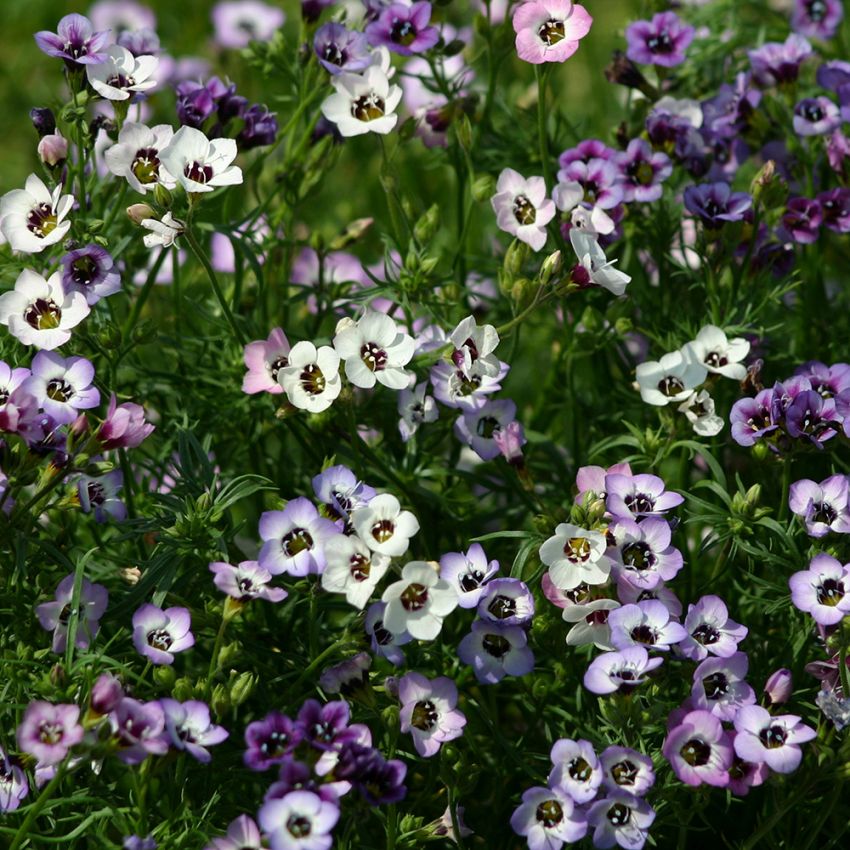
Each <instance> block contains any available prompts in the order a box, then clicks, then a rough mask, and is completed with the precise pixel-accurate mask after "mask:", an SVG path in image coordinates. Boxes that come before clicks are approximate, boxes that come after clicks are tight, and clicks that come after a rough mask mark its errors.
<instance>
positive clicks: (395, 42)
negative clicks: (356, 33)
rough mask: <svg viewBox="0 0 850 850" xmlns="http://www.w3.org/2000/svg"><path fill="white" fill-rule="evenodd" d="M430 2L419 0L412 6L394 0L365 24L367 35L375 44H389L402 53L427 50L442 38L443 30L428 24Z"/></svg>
mask: <svg viewBox="0 0 850 850" xmlns="http://www.w3.org/2000/svg"><path fill="white" fill-rule="evenodd" d="M430 20H431V4H430V3H429V2H427V0H419V1H418V2H415V3H413V4H412V5H411V6H406V5H404V4H403V3H392V4H390V5H389V6H387V7H386V8H385V9H382V10H381V12H380V14H379V15H378V17H377V18H376V19H375V20H374V21H372V22H371V23H369V24H367V25H366V30H365V34H366V38H367V39H368V40H369V44H371V45H372V46H373V47H386V48H387V49H388V50H391V51H392V52H393V53H398V54H400V55H401V56H411V55H413V54H414V53H424V52H425V51H426V50H430V49H431V48H432V47H434V45H435V44H436V43H437V42H438V41H439V40H440V31H439V30H438V29H437V28H436V27H434V26H429V22H430Z"/></svg>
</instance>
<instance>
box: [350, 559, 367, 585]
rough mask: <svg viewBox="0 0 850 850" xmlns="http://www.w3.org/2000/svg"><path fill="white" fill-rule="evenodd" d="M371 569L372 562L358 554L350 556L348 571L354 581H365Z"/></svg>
mask: <svg viewBox="0 0 850 850" xmlns="http://www.w3.org/2000/svg"><path fill="white" fill-rule="evenodd" d="M371 569H372V562H371V561H370V560H369V559H368V558H367V557H366V556H365V555H361V554H360V553H356V554H354V555H352V556H351V558H350V559H349V561H348V570H349V572H350V573H351V577H352V578H353V579H354V580H355V581H366V579H367V578H369V572H370V571H371Z"/></svg>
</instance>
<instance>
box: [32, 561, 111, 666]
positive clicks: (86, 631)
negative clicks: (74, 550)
mask: <svg viewBox="0 0 850 850" xmlns="http://www.w3.org/2000/svg"><path fill="white" fill-rule="evenodd" d="M73 595H74V573H71V574H70V575H67V576H65V578H63V579H62V581H60V582H59V584H58V586H57V587H56V594H55V599H54V601H52V602H43V603H42V604H41V605H37V606H36V609H35V613H36V616H37V617H38V622H39V623H40V624H41V627H42V628H43V629H46V630H47V631H49V632H53V651H54V652H64V651H65V647H66V645H67V643H68V625H69V620H70V618H71V610H72V609H71V605H72V597H73ZM108 601H109V594H108V593H107V591H106V588H105V587H104V586H103V585H102V584H93V583H92V582H90V581H89V580H88V579H86V578H84V579H83V582H82V586H81V588H80V604H79V608H78V609H77V612H78V620H77V633H76V637H75V638H74V646H76V647H77V648H78V649H88V648H89V646H90V644H91V642H92V640H94V637H95V635H96V634H97V633H98V630H99V629H100V618H101V617H102V616H103V614H104V612H105V611H106V605H107V603H108Z"/></svg>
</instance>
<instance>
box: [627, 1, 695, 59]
mask: <svg viewBox="0 0 850 850" xmlns="http://www.w3.org/2000/svg"><path fill="white" fill-rule="evenodd" d="M694 32H695V30H694V28H693V27H691V26H688V25H687V24H683V23H682V21H681V19H680V18H679V16H678V15H676V14H675V13H674V12H661V13H659V14H657V15H653V16H652V20H650V21H635V22H634V23H631V24H629V25H628V26H627V27H626V41H627V43H628V49H627V50H626V56H627V57H628V58H629V59H631V60H632V62H637V63H639V64H642V65H658V66H660V67H662V68H672V67H674V66H675V65H681V64H682V62H684V61H685V51H686V50H687V49H688V46H689V45H690V43H691V42H692V41H693V40H694Z"/></svg>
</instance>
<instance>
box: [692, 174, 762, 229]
mask: <svg viewBox="0 0 850 850" xmlns="http://www.w3.org/2000/svg"><path fill="white" fill-rule="evenodd" d="M752 205H753V199H752V197H750V195H748V194H747V193H746V192H733V191H732V189H731V187H730V186H729V184H728V183H700V184H699V185H698V186H688V188H687V189H685V209H687V210H688V212H690V213H692V214H693V215H695V216H696V217H697V218H698V219H699V220H700V221H701V222H702V223H703V225H704V226H705V227H709V228H712V229H717V228H720V227H722V226H723V224H724V223H725V222H731V221H742V220H743V218H744V213H746V212H747V210H749V209H750V208H751V207H752Z"/></svg>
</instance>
